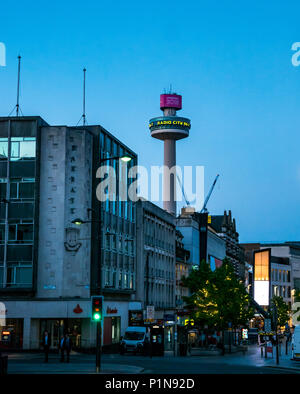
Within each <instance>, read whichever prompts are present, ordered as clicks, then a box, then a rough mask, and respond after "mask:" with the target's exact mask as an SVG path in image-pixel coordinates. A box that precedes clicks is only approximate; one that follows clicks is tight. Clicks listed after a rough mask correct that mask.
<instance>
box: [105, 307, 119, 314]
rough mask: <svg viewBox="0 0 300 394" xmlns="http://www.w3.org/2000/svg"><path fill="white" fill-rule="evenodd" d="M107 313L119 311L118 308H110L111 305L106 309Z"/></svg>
mask: <svg viewBox="0 0 300 394" xmlns="http://www.w3.org/2000/svg"><path fill="white" fill-rule="evenodd" d="M106 313H118V309H117V308H110V307H109V306H108V307H107V309H106Z"/></svg>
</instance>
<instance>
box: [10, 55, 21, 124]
mask: <svg viewBox="0 0 300 394" xmlns="http://www.w3.org/2000/svg"><path fill="white" fill-rule="evenodd" d="M20 76H21V56H20V55H19V56H18V84H17V104H16V105H15V107H14V108H13V110H12V111H11V113H10V114H9V115H8V116H10V115H11V114H12V113H13V112H14V110H15V109H16V116H17V117H18V116H19V111H20V112H21V114H22V116H24V115H23V113H22V111H21V108H20Z"/></svg>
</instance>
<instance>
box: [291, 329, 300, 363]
mask: <svg viewBox="0 0 300 394" xmlns="http://www.w3.org/2000/svg"><path fill="white" fill-rule="evenodd" d="M292 359H293V360H300V325H299V326H296V327H295V329H294V334H293V336H292Z"/></svg>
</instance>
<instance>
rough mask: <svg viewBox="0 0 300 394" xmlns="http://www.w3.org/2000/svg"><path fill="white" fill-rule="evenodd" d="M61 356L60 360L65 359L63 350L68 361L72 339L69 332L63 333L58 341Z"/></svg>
mask: <svg viewBox="0 0 300 394" xmlns="http://www.w3.org/2000/svg"><path fill="white" fill-rule="evenodd" d="M60 350H61V358H60V361H61V362H64V361H65V351H66V354H67V363H69V362H70V352H71V350H72V339H71V338H70V337H69V334H65V335H64V336H63V337H62V339H61V341H60Z"/></svg>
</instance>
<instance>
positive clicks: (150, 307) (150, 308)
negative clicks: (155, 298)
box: [147, 305, 155, 320]
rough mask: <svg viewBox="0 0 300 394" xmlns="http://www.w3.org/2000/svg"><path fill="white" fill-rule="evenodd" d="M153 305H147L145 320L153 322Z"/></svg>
mask: <svg viewBox="0 0 300 394" xmlns="http://www.w3.org/2000/svg"><path fill="white" fill-rule="evenodd" d="M154 312H155V309H154V305H147V320H154Z"/></svg>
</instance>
